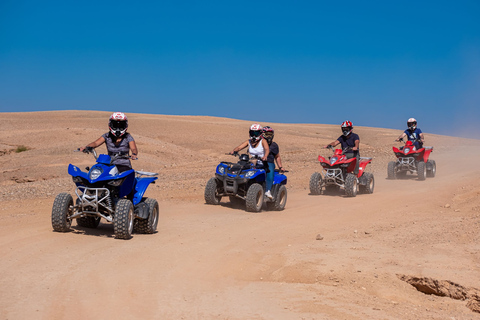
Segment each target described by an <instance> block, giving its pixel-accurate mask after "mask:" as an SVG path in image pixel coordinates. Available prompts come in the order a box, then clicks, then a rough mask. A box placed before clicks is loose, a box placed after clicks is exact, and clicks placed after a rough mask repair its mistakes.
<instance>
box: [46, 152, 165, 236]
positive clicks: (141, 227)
mask: <svg viewBox="0 0 480 320" xmlns="http://www.w3.org/2000/svg"><path fill="white" fill-rule="evenodd" d="M84 152H86V153H92V154H93V156H94V157H95V159H96V161H97V163H96V164H94V165H93V166H92V167H91V168H88V167H87V168H86V170H87V171H88V172H83V171H82V170H80V168H78V167H76V166H74V165H72V164H70V165H69V166H68V173H69V174H70V175H71V176H72V179H73V182H74V183H75V184H76V186H77V188H76V189H75V194H76V195H77V200H76V202H75V204H74V203H73V198H72V196H71V195H70V194H69V193H66V192H64V193H60V194H58V195H57V196H56V197H55V201H54V202H53V208H52V227H53V230H54V231H57V232H67V231H69V230H70V227H71V225H72V221H73V220H74V219H76V220H77V225H79V226H81V227H87V228H96V227H97V226H98V224H99V223H100V219H101V218H104V219H105V220H107V221H108V222H111V223H113V230H114V234H115V238H116V239H130V238H131V237H132V233H133V232H136V233H147V234H152V233H155V231H156V229H157V224H158V211H159V210H158V203H157V200H155V199H152V198H145V197H143V195H144V193H145V191H146V190H147V187H148V186H149V185H150V183H155V180H157V177H155V176H156V175H158V173H153V172H143V171H135V170H133V169H131V170H128V171H125V172H121V173H120V172H119V171H118V169H117V167H116V166H115V165H113V164H112V162H113V161H114V160H115V159H118V158H128V155H125V154H118V155H113V156H109V155H106V154H101V155H99V156H98V157H97V153H96V152H95V150H94V149H93V148H87V149H86V150H85V151H84Z"/></svg>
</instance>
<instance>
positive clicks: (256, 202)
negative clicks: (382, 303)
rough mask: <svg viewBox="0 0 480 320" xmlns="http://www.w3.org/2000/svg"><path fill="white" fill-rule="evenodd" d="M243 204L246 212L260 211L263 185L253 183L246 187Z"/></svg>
mask: <svg viewBox="0 0 480 320" xmlns="http://www.w3.org/2000/svg"><path fill="white" fill-rule="evenodd" d="M245 206H246V210H247V211H248V212H260V211H261V210H262V206H263V187H262V186H261V185H260V184H258V183H254V184H252V185H251V186H250V187H249V188H248V190H247V197H246V201H245Z"/></svg>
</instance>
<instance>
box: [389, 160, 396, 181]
mask: <svg viewBox="0 0 480 320" xmlns="http://www.w3.org/2000/svg"><path fill="white" fill-rule="evenodd" d="M396 165H397V162H395V161H390V162H389V163H388V168H387V178H388V179H392V180H393V179H395V178H396V174H395V167H396Z"/></svg>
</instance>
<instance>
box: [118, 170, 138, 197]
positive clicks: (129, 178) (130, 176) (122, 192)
mask: <svg viewBox="0 0 480 320" xmlns="http://www.w3.org/2000/svg"><path fill="white" fill-rule="evenodd" d="M118 179H125V180H123V182H122V184H121V185H120V187H119V188H120V189H119V193H118V196H119V197H120V198H123V197H124V196H126V195H128V194H130V193H131V192H132V190H133V188H134V186H135V171H133V170H128V171H125V172H122V173H121V174H119V175H118V176H116V177H115V179H114V180H118ZM134 204H136V203H134Z"/></svg>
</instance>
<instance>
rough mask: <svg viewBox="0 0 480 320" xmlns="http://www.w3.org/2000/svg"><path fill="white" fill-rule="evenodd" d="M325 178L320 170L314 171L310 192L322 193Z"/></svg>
mask: <svg viewBox="0 0 480 320" xmlns="http://www.w3.org/2000/svg"><path fill="white" fill-rule="evenodd" d="M322 184H323V179H322V175H321V174H320V173H318V172H314V173H313V174H312V176H311V177H310V193H311V194H314V195H319V194H321V193H322Z"/></svg>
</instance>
